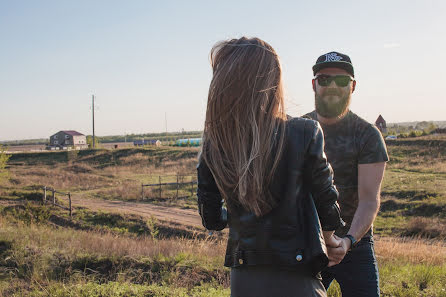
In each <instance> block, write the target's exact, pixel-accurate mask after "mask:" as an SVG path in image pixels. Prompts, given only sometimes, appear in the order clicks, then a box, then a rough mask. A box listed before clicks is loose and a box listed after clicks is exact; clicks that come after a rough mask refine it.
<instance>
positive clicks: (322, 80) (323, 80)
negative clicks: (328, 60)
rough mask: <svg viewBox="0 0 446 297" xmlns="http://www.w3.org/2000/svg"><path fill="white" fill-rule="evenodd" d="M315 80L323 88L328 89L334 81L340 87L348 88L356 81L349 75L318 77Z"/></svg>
mask: <svg viewBox="0 0 446 297" xmlns="http://www.w3.org/2000/svg"><path fill="white" fill-rule="evenodd" d="M314 79H316V80H317V83H318V84H319V85H320V86H321V87H328V86H329V85H330V84H331V82H332V81H335V83H336V85H337V86H338V87H346V86H347V85H348V83H349V82H351V81H354V79H353V78H352V77H351V76H348V75H334V76H330V75H319V76H316V77H315V78H314Z"/></svg>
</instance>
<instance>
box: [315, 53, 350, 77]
mask: <svg viewBox="0 0 446 297" xmlns="http://www.w3.org/2000/svg"><path fill="white" fill-rule="evenodd" d="M324 68H341V69H344V70H345V71H347V72H348V73H349V74H351V76H353V77H355V71H354V69H353V64H352V60H350V57H349V56H347V55H344V54H341V53H338V52H329V53H327V54H324V55H322V56H320V57H319V58H317V60H316V64H314V66H313V75H316V73H317V72H318V71H319V70H321V69H324Z"/></svg>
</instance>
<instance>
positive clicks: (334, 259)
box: [327, 235, 351, 267]
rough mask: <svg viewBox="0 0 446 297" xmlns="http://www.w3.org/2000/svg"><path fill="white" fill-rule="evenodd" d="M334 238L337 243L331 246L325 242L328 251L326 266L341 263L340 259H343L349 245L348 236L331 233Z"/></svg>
mask: <svg viewBox="0 0 446 297" xmlns="http://www.w3.org/2000/svg"><path fill="white" fill-rule="evenodd" d="M333 237H334V240H336V241H337V242H338V243H339V245H338V246H331V245H328V244H327V252H328V260H329V262H328V267H331V266H334V265H337V264H339V263H341V261H342V259H344V257H345V255H346V254H347V252H348V250H349V249H350V246H351V241H350V239H348V238H339V237H338V236H336V235H333Z"/></svg>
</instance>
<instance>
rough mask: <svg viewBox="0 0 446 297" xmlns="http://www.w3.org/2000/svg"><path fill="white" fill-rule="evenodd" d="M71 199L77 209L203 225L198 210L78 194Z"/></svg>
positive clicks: (195, 225) (188, 224)
mask: <svg viewBox="0 0 446 297" xmlns="http://www.w3.org/2000/svg"><path fill="white" fill-rule="evenodd" d="M71 199H72V204H73V207H74V208H75V209H76V206H81V207H86V208H89V209H91V210H96V211H97V210H105V211H109V212H117V213H128V214H136V215H140V216H142V217H146V218H150V217H151V216H154V217H156V218H157V219H160V220H163V221H169V222H172V223H175V224H182V225H187V226H192V227H202V225H201V218H200V216H199V214H198V212H197V211H196V210H190V209H180V208H175V207H166V206H160V205H153V204H149V203H140V202H127V201H119V200H99V199H85V198H81V197H76V196H73V197H72V198H71Z"/></svg>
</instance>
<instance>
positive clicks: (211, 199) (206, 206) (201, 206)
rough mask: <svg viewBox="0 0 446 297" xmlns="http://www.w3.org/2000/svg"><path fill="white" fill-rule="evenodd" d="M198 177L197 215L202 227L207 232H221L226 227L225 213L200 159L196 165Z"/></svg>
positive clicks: (217, 192)
mask: <svg viewBox="0 0 446 297" xmlns="http://www.w3.org/2000/svg"><path fill="white" fill-rule="evenodd" d="M197 177H198V188H197V198H198V213H199V214H200V216H201V222H202V224H203V226H204V227H205V228H206V229H208V230H217V231H219V230H223V229H224V228H225V227H226V225H227V211H226V208H224V207H223V199H222V197H221V195H220V192H219V190H218V188H217V184H216V183H215V180H214V177H213V175H212V173H211V171H210V169H209V167H208V166H207V164H206V162H205V161H204V160H203V159H202V158H200V161H199V163H198V165H197Z"/></svg>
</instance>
